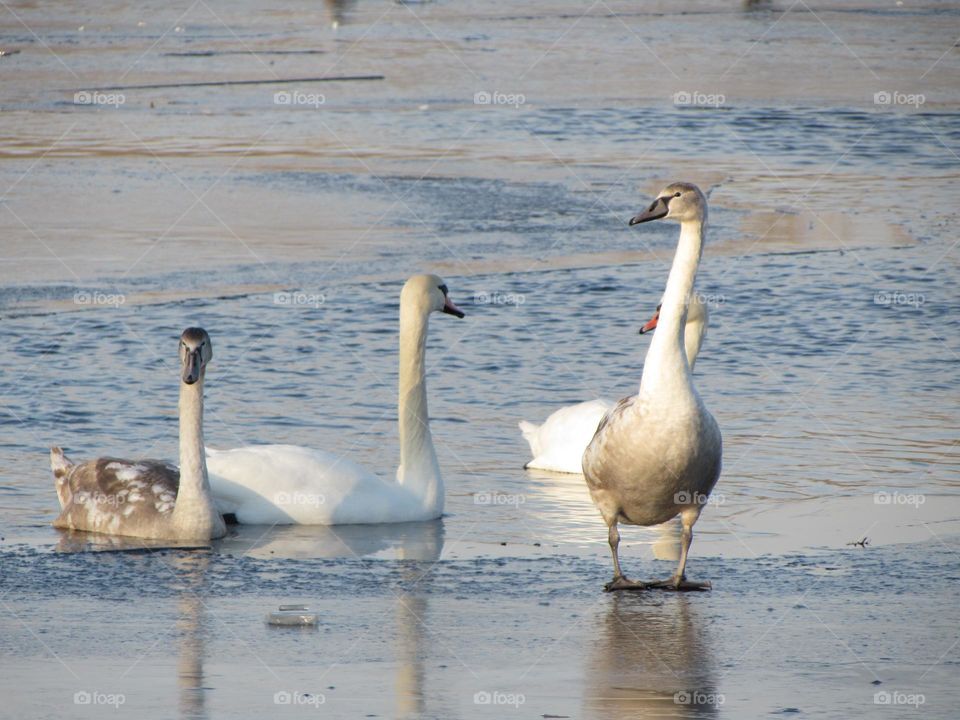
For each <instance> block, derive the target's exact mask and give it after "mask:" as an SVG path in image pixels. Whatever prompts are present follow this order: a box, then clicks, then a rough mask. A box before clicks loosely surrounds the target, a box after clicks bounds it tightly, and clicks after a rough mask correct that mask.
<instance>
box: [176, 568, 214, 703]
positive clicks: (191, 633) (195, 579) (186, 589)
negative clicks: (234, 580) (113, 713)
mask: <svg viewBox="0 0 960 720" xmlns="http://www.w3.org/2000/svg"><path fill="white" fill-rule="evenodd" d="M169 562H170V565H171V570H172V571H173V573H175V574H176V577H177V581H178V582H177V584H178V586H179V587H180V600H179V602H178V603H177V609H178V610H179V613H180V617H179V619H178V620H177V643H178V647H179V655H178V658H177V689H178V691H179V708H180V717H181V718H184V719H185V720H187V719H189V720H202V719H203V718H206V717H207V708H206V704H205V701H206V688H205V687H204V682H203V679H204V675H203V659H204V644H203V642H204V633H205V632H206V627H207V617H206V606H205V605H204V603H203V600H202V599H201V598H202V597H203V594H204V593H203V590H204V584H205V581H206V573H207V569H208V568H209V565H210V553H202V552H200V553H182V554H180V555H177V556H176V557H173V558H170V560H169Z"/></svg>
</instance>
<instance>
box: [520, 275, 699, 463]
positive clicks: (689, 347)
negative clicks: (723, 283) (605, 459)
mask: <svg viewBox="0 0 960 720" xmlns="http://www.w3.org/2000/svg"><path fill="white" fill-rule="evenodd" d="M659 318H660V307H657V311H656V312H655V313H654V314H653V317H652V318H650V321H649V322H648V323H647V324H646V325H644V326H643V327H642V328H640V334H641V335H642V334H643V333H646V332H650V331H651V330H654V329H656V327H657V321H658V319H659ZM707 322H708V314H707V305H706V303H704V302H703V301H702V300H701V298H700V296H699V295H697V294H696V293H694V294H693V296H692V297H691V299H690V312H689V313H687V323H686V325H685V326H684V331H683V342H684V348H685V350H686V353H687V362H688V363H689V364H690V372H693V365H694V363H696V361H697V355H699V354H700V346H701V345H702V344H703V338H704V337H705V336H706V334H707ZM613 405H614V404H613V403H612V402H610V401H609V400H603V399H597V400H587V401H586V402H582V403H577V404H576V405H567V406H566V407H562V408H560V409H559V410H556V411H554V412H553V413H552V414H551V415H550V417H548V418H547V419H546V420H544V421H543V424H542V425H534V424H533V423H531V422H527V421H526V420H521V421H520V432H521V433H523V437H524V439H525V440H526V441H527V443H529V445H530V452H531V453H532V454H533V460H531V461H530V462H528V463H527V464H526V465H524V466H523V467H524V468H527V469H531V470H551V471H553V472H562V473H576V474H580V473H582V472H583V451H584V450H586V449H587V445H589V444H590V441H591V440H592V439H593V436H594V434H595V433H596V432H597V426H598V425H599V424H600V421H601V420H602V419H603V416H604V415H606V414H607V413H608V412H609V411H610V408H612V407H613Z"/></svg>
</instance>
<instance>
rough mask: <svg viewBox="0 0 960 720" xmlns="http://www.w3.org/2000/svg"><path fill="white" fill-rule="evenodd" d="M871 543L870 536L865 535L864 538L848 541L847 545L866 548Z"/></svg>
mask: <svg viewBox="0 0 960 720" xmlns="http://www.w3.org/2000/svg"><path fill="white" fill-rule="evenodd" d="M869 544H870V538H868V537H864V538H863V539H862V540H854V541H853V542H848V543H847V545H852V546H854V547H862V548H865V547H866V546H867V545H869Z"/></svg>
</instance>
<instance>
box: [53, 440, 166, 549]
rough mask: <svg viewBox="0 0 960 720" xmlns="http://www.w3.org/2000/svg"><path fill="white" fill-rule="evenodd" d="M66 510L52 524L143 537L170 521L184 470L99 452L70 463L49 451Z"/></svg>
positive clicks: (157, 461) (54, 452)
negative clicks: (90, 457) (181, 472)
mask: <svg viewBox="0 0 960 720" xmlns="http://www.w3.org/2000/svg"><path fill="white" fill-rule="evenodd" d="M50 457H51V468H52V470H53V474H54V478H55V481H56V486H57V496H58V497H59V499H60V505H61V507H62V510H61V512H60V515H59V516H58V517H57V519H56V520H54V522H53V525H54V527H58V528H64V529H69V530H84V531H87V532H99V533H107V534H110V535H130V536H136V537H144V536H151V535H157V534H158V533H159V528H162V527H164V526H166V525H168V524H169V523H170V517H171V515H172V513H173V509H174V507H175V504H176V499H177V490H178V488H179V485H180V471H179V470H178V469H177V468H176V467H174V466H172V465H169V464H167V463H164V462H161V461H159V460H136V461H132V460H120V459H117V458H110V457H104V458H98V459H96V460H89V461H87V462H84V463H80V464H78V465H74V464H72V463H70V461H69V460H67V459H66V457H65V456H64V455H63V452H62V451H61V450H60V449H59V448H53V449H52V450H51V452H50Z"/></svg>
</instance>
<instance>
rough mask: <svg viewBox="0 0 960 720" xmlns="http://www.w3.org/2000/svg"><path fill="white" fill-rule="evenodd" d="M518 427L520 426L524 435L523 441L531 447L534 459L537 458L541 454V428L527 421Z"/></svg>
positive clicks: (521, 422)
mask: <svg viewBox="0 0 960 720" xmlns="http://www.w3.org/2000/svg"><path fill="white" fill-rule="evenodd" d="M518 425H519V426H520V432H522V433H523V439H524V440H526V441H527V443H528V444H529V445H530V452H531V453H533V456H534V457H537V456H538V455H539V454H540V437H539V430H540V426H539V425H534V424H533V423H532V422H527V421H526V420H521V421H520V422H519V423H518Z"/></svg>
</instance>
